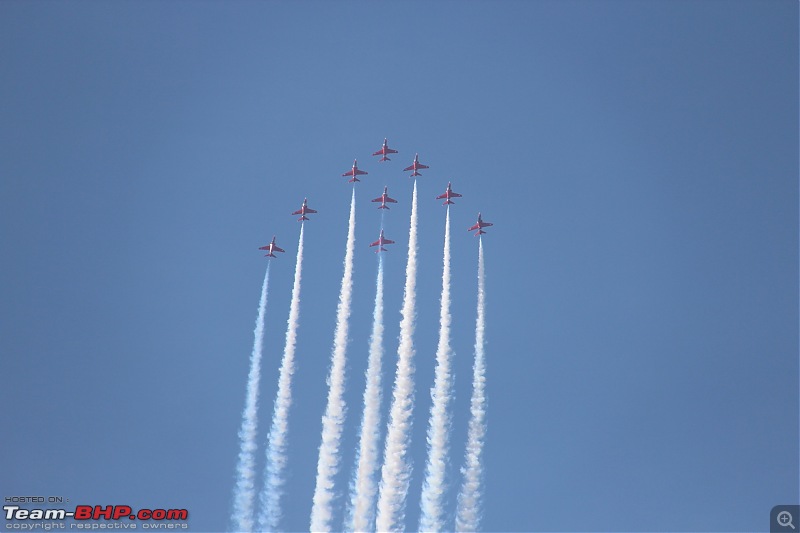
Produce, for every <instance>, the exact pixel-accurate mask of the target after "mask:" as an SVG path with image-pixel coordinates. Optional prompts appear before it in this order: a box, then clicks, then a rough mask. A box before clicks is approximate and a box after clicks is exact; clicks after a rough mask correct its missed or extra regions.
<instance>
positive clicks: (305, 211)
mask: <svg viewBox="0 0 800 533" xmlns="http://www.w3.org/2000/svg"><path fill="white" fill-rule="evenodd" d="M311 213H316V211H315V210H313V209H311V208H310V207H308V198H303V205H302V207H300V209H298V210H297V211H295V212H294V213H292V214H293V215H300V218H298V219H297V220H298V221H300V222H302V221H303V220H311V219H310V218H308V217H307V216H306V215H307V214H311Z"/></svg>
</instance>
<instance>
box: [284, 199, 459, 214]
mask: <svg viewBox="0 0 800 533" xmlns="http://www.w3.org/2000/svg"><path fill="white" fill-rule="evenodd" d="M459 196H461V195H459ZM316 212H317V210H316V209H311V208H308V207H306V213H316ZM294 214H295V215H296V214H297V213H294Z"/></svg>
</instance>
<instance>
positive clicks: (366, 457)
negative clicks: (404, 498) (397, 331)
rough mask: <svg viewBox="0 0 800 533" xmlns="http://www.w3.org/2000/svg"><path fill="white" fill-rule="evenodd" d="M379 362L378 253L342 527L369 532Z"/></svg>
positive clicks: (374, 484)
mask: <svg viewBox="0 0 800 533" xmlns="http://www.w3.org/2000/svg"><path fill="white" fill-rule="evenodd" d="M382 359H383V256H382V255H381V254H378V279H377V281H376V282H375V311H374V313H373V318H372V335H371V336H370V339H369V361H368V363H367V372H366V382H367V384H366V388H365V389H364V413H363V414H362V416H361V439H360V443H359V448H358V450H357V452H356V464H357V465H358V466H357V469H356V472H355V475H354V477H353V481H352V482H351V487H350V505H349V508H348V517H347V523H346V528H347V529H349V530H350V531H369V530H370V529H372V526H373V525H374V524H375V498H376V497H377V495H378V494H377V493H378V490H377V489H378V484H377V479H376V474H377V471H378V461H379V460H380V456H379V453H380V452H379V449H378V446H379V445H380V439H381V429H380V423H381V364H382V363H381V360H382Z"/></svg>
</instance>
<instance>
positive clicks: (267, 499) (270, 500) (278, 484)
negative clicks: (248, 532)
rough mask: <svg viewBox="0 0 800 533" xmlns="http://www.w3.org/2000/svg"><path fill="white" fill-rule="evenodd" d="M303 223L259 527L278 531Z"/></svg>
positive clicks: (269, 444)
mask: <svg viewBox="0 0 800 533" xmlns="http://www.w3.org/2000/svg"><path fill="white" fill-rule="evenodd" d="M303 229H304V227H303V225H301V226H300V241H299V243H298V245H297V263H296V265H295V269H294V285H293V287H292V303H291V304H290V306H289V320H288V321H287V327H286V347H285V348H284V350H283V360H282V361H281V369H280V374H279V376H278V393H277V395H276V396H275V411H274V412H273V414H272V427H270V430H269V437H268V438H267V440H268V446H267V466H266V471H265V475H264V487H263V489H262V490H261V496H260V504H261V510H260V512H259V515H258V529H259V531H275V530H276V529H277V527H278V522H279V521H280V517H281V508H280V500H281V495H282V494H283V483H284V478H283V470H284V468H285V467H286V444H287V436H288V432H289V408H290V407H291V405H292V374H294V352H295V348H296V346H297V328H298V326H299V323H300V279H301V274H302V270H303Z"/></svg>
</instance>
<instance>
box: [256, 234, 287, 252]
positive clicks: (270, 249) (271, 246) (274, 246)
mask: <svg viewBox="0 0 800 533" xmlns="http://www.w3.org/2000/svg"><path fill="white" fill-rule="evenodd" d="M259 250H267V255H265V256H264V257H278V256H277V255H275V254H274V253H273V252H285V251H286V250H284V249H283V248H278V245H277V244H275V235H273V236H272V242H271V243H269V244H268V245H266V246H262V247H261V248H259Z"/></svg>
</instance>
